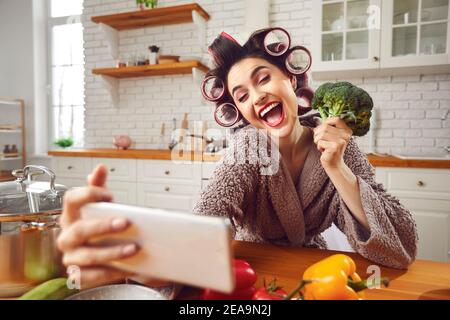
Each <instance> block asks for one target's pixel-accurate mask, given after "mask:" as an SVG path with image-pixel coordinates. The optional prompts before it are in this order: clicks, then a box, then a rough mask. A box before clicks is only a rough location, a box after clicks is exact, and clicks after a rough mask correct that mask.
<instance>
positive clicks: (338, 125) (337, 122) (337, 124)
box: [324, 117, 352, 134]
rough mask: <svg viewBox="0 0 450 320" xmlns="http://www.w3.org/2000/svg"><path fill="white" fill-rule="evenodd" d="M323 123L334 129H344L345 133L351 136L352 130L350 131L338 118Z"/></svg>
mask: <svg viewBox="0 0 450 320" xmlns="http://www.w3.org/2000/svg"><path fill="white" fill-rule="evenodd" d="M324 123H325V124H328V125H330V126H333V127H336V128H338V129H344V130H345V131H347V132H349V133H350V134H352V129H350V128H349V126H348V125H347V124H346V123H345V121H344V120H342V119H341V118H339V117H332V118H328V119H327V120H325V122H324Z"/></svg>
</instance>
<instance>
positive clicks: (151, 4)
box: [136, 0, 158, 10]
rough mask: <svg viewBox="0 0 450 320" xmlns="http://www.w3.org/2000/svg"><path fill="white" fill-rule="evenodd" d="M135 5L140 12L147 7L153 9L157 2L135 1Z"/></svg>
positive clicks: (151, 0) (152, 0)
mask: <svg viewBox="0 0 450 320" xmlns="http://www.w3.org/2000/svg"><path fill="white" fill-rule="evenodd" d="M136 4H137V5H138V7H139V9H141V10H145V8H148V7H150V8H152V9H153V8H156V6H157V5H158V0H136Z"/></svg>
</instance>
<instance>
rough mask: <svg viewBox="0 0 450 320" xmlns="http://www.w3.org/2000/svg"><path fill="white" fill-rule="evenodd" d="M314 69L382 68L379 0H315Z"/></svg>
mask: <svg viewBox="0 0 450 320" xmlns="http://www.w3.org/2000/svg"><path fill="white" fill-rule="evenodd" d="M313 6H314V7H313V13H314V14H313V16H314V19H313V23H314V24H313V34H314V37H313V39H314V40H313V41H314V43H313V49H312V50H313V64H312V71H339V70H358V69H377V68H379V57H380V33H381V31H380V28H381V1H380V0H352V1H349V0H340V1H327V0H317V1H313Z"/></svg>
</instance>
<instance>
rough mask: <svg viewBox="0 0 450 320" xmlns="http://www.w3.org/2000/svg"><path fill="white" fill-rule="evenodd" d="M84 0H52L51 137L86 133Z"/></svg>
mask: <svg viewBox="0 0 450 320" xmlns="http://www.w3.org/2000/svg"><path fill="white" fill-rule="evenodd" d="M82 7H83V0H70V1H67V0H49V9H50V10H49V24H48V25H49V29H48V30H49V40H50V42H49V61H50V63H49V66H50V70H49V79H50V88H51V96H50V101H51V106H52V107H51V115H50V118H51V121H50V123H51V124H52V131H51V140H52V141H54V140H55V139H59V138H72V139H73V140H74V146H78V147H80V146H82V145H83V137H84V55H83V27H82V25H81V18H80V15H81V13H82Z"/></svg>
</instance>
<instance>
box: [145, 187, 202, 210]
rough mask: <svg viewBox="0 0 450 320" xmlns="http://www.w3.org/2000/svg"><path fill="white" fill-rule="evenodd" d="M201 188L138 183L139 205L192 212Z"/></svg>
mask: <svg viewBox="0 0 450 320" xmlns="http://www.w3.org/2000/svg"><path fill="white" fill-rule="evenodd" d="M199 192H200V187H199V186H193V185H182V184H171V183H161V184H159V183H138V185H137V194H138V199H137V201H138V205H139V206H144V207H154V208H161V209H169V210H179V211H185V212H191V211H192V208H193V206H194V203H195V200H196V199H197V196H198V193H199Z"/></svg>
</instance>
